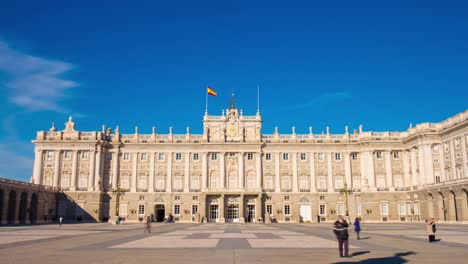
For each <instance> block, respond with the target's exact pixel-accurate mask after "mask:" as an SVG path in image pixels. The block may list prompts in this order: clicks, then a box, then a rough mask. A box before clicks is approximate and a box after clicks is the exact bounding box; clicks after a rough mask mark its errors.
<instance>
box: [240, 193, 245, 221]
mask: <svg viewBox="0 0 468 264" xmlns="http://www.w3.org/2000/svg"><path fill="white" fill-rule="evenodd" d="M244 199H245V198H244V194H241V196H240V198H239V222H240V223H245V218H244V209H245V208H244V207H245V205H244Z"/></svg>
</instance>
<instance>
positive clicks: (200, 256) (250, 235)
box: [0, 223, 468, 264]
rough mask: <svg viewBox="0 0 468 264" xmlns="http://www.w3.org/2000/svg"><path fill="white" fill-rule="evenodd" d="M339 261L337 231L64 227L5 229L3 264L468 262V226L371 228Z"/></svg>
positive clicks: (0, 235) (309, 227)
mask: <svg viewBox="0 0 468 264" xmlns="http://www.w3.org/2000/svg"><path fill="white" fill-rule="evenodd" d="M363 228H364V230H365V231H363V232H362V234H361V237H362V239H361V240H359V241H358V240H356V239H355V234H354V232H351V237H350V253H351V254H352V255H353V257H352V258H350V259H343V258H339V257H338V251H337V248H336V247H337V242H336V240H335V238H334V235H333V233H332V231H331V225H330V224H323V223H322V224H201V225H200V224H154V225H153V227H152V233H151V234H144V233H143V230H144V229H143V225H142V224H141V225H138V224H132V225H120V226H113V225H109V224H69V225H67V224H65V225H63V226H62V227H59V226H58V225H38V226H7V227H0V260H1V261H0V263H2V264H3V263H28V264H29V263H86V264H90V263H223V264H226V263H288V264H289V263H312V262H313V263H374V262H379V263H406V262H412V263H421V262H423V261H424V262H426V263H436V262H440V261H450V262H455V261H460V262H463V261H464V260H465V259H466V258H467V257H468V251H467V250H466V249H467V248H468V226H461V225H438V231H437V237H436V238H437V239H440V241H438V242H436V243H432V244H429V243H428V242H427V239H426V235H425V227H424V225H423V224H367V225H364V226H363Z"/></svg>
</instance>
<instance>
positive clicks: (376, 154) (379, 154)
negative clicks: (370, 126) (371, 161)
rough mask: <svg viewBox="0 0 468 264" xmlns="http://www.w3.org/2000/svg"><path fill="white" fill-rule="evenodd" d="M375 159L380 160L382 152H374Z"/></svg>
mask: <svg viewBox="0 0 468 264" xmlns="http://www.w3.org/2000/svg"><path fill="white" fill-rule="evenodd" d="M375 157H376V158H377V159H382V151H376V152H375Z"/></svg>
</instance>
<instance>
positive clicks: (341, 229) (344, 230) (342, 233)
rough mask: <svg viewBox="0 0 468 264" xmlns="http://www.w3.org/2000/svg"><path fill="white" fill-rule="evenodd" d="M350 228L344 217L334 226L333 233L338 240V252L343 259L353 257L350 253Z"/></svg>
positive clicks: (340, 217)
mask: <svg viewBox="0 0 468 264" xmlns="http://www.w3.org/2000/svg"><path fill="white" fill-rule="evenodd" d="M348 226H349V225H348V223H346V220H344V219H343V216H342V215H340V216H338V220H336V222H335V223H334V224H333V233H334V234H335V236H336V239H338V250H339V251H340V257H341V258H350V257H351V255H349V251H348V238H349V234H348ZM343 247H344V252H343ZM343 253H344V254H343Z"/></svg>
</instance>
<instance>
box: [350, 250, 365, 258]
mask: <svg viewBox="0 0 468 264" xmlns="http://www.w3.org/2000/svg"><path fill="white" fill-rule="evenodd" d="M367 253H370V251H358V252H354V253H353V254H351V255H352V256H353V257H356V256H360V255H364V254H367Z"/></svg>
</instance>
